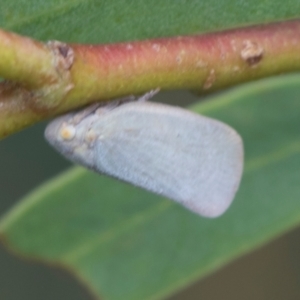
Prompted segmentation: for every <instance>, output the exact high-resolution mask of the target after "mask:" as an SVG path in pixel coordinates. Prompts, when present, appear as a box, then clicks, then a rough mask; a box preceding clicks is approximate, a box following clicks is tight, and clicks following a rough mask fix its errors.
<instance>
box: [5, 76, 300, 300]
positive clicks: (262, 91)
mask: <svg viewBox="0 0 300 300" xmlns="http://www.w3.org/2000/svg"><path fill="white" fill-rule="evenodd" d="M299 94H300V75H290V76H285V77H283V76H282V77H277V78H272V79H268V80H263V81H260V82H256V83H252V84H248V85H245V86H243V87H240V88H237V89H235V90H232V91H229V92H227V93H224V94H222V95H220V96H218V97H215V98H211V99H210V101H208V102H202V103H200V104H197V105H195V106H194V107H193V109H194V110H195V111H197V112H199V113H200V112H201V113H203V114H206V115H209V116H212V117H214V118H218V119H220V120H223V121H224V122H226V123H228V124H230V125H231V126H233V127H234V128H236V130H237V131H238V132H239V133H240V134H241V135H242V137H243V140H244V143H245V158H246V165H245V172H244V177H243V180H242V184H241V187H240V190H239V191H238V194H237V197H236V199H235V201H234V203H233V205H232V207H231V208H230V209H229V211H228V212H227V213H225V215H223V216H222V217H220V218H218V219H205V218H200V217H198V216H196V215H194V214H192V213H190V212H189V211H187V210H185V209H183V208H182V207H180V206H179V205H177V204H175V203H173V202H171V201H169V200H166V199H162V198H160V197H157V196H155V195H152V194H150V193H148V192H145V191H142V190H140V189H138V188H134V187H131V186H129V185H126V184H123V183H120V182H118V181H115V180H113V179H109V178H106V177H102V176H99V175H96V174H93V173H91V172H88V171H85V170H83V169H80V168H74V169H72V170H71V171H69V172H67V173H66V174H63V175H62V176H59V177H58V178H56V179H54V180H53V181H51V182H49V183H47V184H46V185H44V186H42V187H41V188H39V189H38V190H37V191H35V192H33V193H32V194H31V195H29V196H28V197H26V198H25V199H24V200H23V201H22V202H20V204H19V205H18V206H16V207H15V208H14V209H13V210H12V211H11V212H10V213H8V214H7V215H6V217H5V218H4V219H3V220H2V222H1V223H0V233H1V235H2V237H3V239H4V240H5V241H6V242H7V243H8V245H9V246H10V247H11V248H12V249H13V250H14V251H17V252H19V253H20V254H22V255H24V256H29V257H32V258H35V259H39V260H43V261H46V262H48V263H55V264H61V265H63V266H65V267H67V268H68V269H71V270H73V271H74V273H75V274H76V275H77V276H78V277H79V278H81V279H82V280H83V281H84V282H85V283H86V284H87V285H89V286H90V288H91V289H92V290H94V291H95V293H96V294H98V295H101V296H103V297H104V298H105V299H109V300H117V299H122V300H127V299H128V300H135V299H136V300H140V299H162V298H163V297H165V296H166V295H169V294H172V293H174V292H175V291H176V290H178V289H179V288H181V287H183V286H186V285H188V284H190V283H192V282H193V281H195V280H196V279H198V278H200V277H202V276H204V275H206V274H207V273H209V272H212V271H213V270H215V269H217V268H219V267H221V266H222V265H224V264H225V263H228V262H229V261H231V260H232V259H234V258H236V257H237V256H239V255H241V254H243V253H245V252H248V251H250V250H253V249H254V248H257V247H258V246H260V245H262V244H264V243H266V242H268V241H269V240H270V239H272V238H274V237H276V236H278V235H280V234H282V232H285V231H287V230H288V229H290V228H292V227H294V226H296V225H297V224H299V222H300V202H299V198H300V186H299V182H300V172H299V170H300V155H299V152H300V135H299V128H300V101H299Z"/></svg>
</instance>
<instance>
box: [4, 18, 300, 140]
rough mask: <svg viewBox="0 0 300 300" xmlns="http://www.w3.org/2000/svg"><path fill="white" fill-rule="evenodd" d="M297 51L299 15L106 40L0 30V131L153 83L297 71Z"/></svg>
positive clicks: (198, 83)
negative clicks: (83, 41) (48, 38)
mask: <svg viewBox="0 0 300 300" xmlns="http://www.w3.org/2000/svg"><path fill="white" fill-rule="evenodd" d="M299 52H300V21H299V20H296V21H289V22H282V23H276V24H268V25H261V26H254V27H249V28H241V29H235V30H228V31H223V32H219V33H209V34H204V35H196V36H184V37H175V38H163V39H156V40H147V41H135V42H130V43H129V42H128V43H119V44H110V45H66V44H63V43H59V42H52V43H50V44H42V43H39V42H36V41H33V40H31V39H29V38H25V37H21V36H18V35H16V34H13V33H8V32H4V31H0V57H1V61H0V76H2V77H4V78H5V79H8V80H10V81H11V83H10V85H9V87H10V88H9V89H8V88H7V83H2V86H0V137H4V136H6V135H8V134H10V133H12V132H15V131H16V130H19V129H21V128H23V127H25V126H27V125H29V124H32V123H34V122H36V121H37V120H40V119H45V118H47V117H50V116H53V115H56V114H59V113H62V112H65V111H68V110H71V109H74V108H77V107H80V106H83V105H86V104H88V103H91V102H94V101H101V100H107V99H112V98H116V97H121V96H124V95H128V94H140V93H143V92H145V91H148V90H150V89H155V88H160V89H178V88H181V89H182V88H183V89H193V90H198V91H200V92H202V93H208V92H211V91H215V90H219V89H222V88H225V87H228V86H232V85H236V84H239V83H241V82H246V81H251V80H254V79H258V78H262V77H266V76H270V75H276V74H281V73H287V72H292V71H298V70H300V55H299ZM16 83H18V85H16ZM13 87H14V88H13ZM16 90H17V93H16ZM1 91H2V94H1ZM4 91H5V92H4ZM16 94H17V97H16ZM1 95H2V96H1ZM3 95H5V97H4V96H3ZM16 99H17V100H16ZM14 103H18V106H21V107H22V117H20V114H19V113H18V110H16V105H14Z"/></svg>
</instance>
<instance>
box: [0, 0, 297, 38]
mask: <svg viewBox="0 0 300 300" xmlns="http://www.w3.org/2000/svg"><path fill="white" fill-rule="evenodd" d="M299 16H300V2H299V1H298V0H286V1H280V0H264V1H261V0H251V1H245V0H222V1H219V0H210V1H203V0H189V1H174V0H164V1H161V0H152V1H146V0H131V1H129V0H127V1H123V0H111V1H100V0H90V1H70V0H69V1H66V0H65V1H62V0H52V1H43V0H39V1H37V0H27V1H23V0H1V10H0V26H1V27H3V28H7V29H10V30H14V31H17V32H19V33H23V34H26V35H29V36H33V37H35V38H39V39H46V40H48V39H59V40H62V41H73V42H76V43H77V42H89V43H100V42H101V43H108V42H117V41H125V40H136V39H146V38H153V37H162V36H176V35H185V34H194V33H200V32H207V31H216V30H222V29H225V28H233V27H240V26H246V25H250V24H259V23H266V22H274V21H278V20H286V19H291V18H298V17H299Z"/></svg>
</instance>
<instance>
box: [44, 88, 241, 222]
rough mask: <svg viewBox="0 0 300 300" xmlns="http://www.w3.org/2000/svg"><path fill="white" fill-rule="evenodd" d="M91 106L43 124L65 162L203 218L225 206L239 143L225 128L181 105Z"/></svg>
mask: <svg viewBox="0 0 300 300" xmlns="http://www.w3.org/2000/svg"><path fill="white" fill-rule="evenodd" d="M154 93H155V92H150V93H148V94H146V95H144V96H142V97H141V98H139V99H137V101H125V102H124V101H123V102H124V103H122V101H120V102H119V103H118V102H113V104H108V105H104V106H101V105H100V104H98V105H91V106H89V107H87V108H85V109H83V110H82V111H79V112H78V111H77V112H71V113H68V114H66V115H63V116H60V117H58V118H56V119H55V120H53V121H52V122H50V124H49V125H48V126H47V128H46V131H45V137H46V139H47V140H48V142H49V143H50V144H51V145H52V146H53V147H54V148H56V149H57V150H58V151H59V152H61V153H62V154H63V155H64V156H65V157H66V158H68V159H69V160H71V161H73V162H75V163H79V164H81V165H83V166H85V167H87V168H89V169H92V170H94V171H96V172H98V173H101V174H105V175H109V176H112V177H115V178H117V179H119V180H122V181H125V182H128V183H131V184H133V185H135V186H138V187H141V188H144V189H146V190H149V191H151V192H154V193H156V194H159V195H163V196H165V197H167V198H169V199H172V200H174V201H176V202H178V203H180V204H182V205H183V206H185V207H186V208H188V209H190V210H191V211H193V212H195V213H197V214H199V215H202V216H206V217H217V216H219V215H221V214H222V213H223V212H224V211H225V210H226V209H227V208H228V207H229V205H230V204H231V202H232V200H233V198H234V196H235V193H236V191H237V189H238V187H239V183H240V180H241V176H242V170H243V143H242V140H241V138H240V136H239V135H238V134H237V132H236V131H235V130H234V129H232V128H231V127H229V126H228V125H226V124H224V123H222V122H220V121H217V120H214V119H211V118H208V117H205V116H201V115H198V114H196V113H193V112H191V111H188V110H186V109H183V108H179V107H174V106H168V105H164V104H159V103H154V102H148V101H141V100H147V99H148V98H150V97H151V96H152V95H153V94H154Z"/></svg>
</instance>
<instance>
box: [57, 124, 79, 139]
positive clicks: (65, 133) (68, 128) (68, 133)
mask: <svg viewBox="0 0 300 300" xmlns="http://www.w3.org/2000/svg"><path fill="white" fill-rule="evenodd" d="M75 134H76V129H75V127H74V126H73V125H67V124H63V125H62V126H61V128H60V131H59V135H60V137H61V138H62V139H63V140H67V141H69V140H72V139H73V138H74V137H75Z"/></svg>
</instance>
